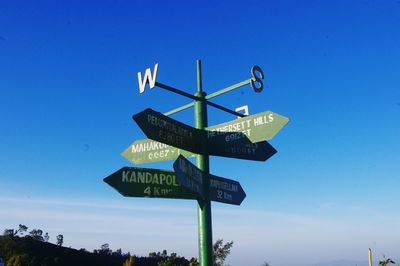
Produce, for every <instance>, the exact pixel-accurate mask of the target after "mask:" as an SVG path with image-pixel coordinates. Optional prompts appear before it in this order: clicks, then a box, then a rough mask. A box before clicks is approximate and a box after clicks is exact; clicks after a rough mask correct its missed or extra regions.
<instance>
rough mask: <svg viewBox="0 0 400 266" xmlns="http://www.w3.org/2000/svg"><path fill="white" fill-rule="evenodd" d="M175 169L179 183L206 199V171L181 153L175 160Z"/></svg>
mask: <svg viewBox="0 0 400 266" xmlns="http://www.w3.org/2000/svg"><path fill="white" fill-rule="evenodd" d="M174 170H175V174H176V177H177V179H178V180H179V184H180V185H181V186H182V187H184V188H186V189H187V190H189V191H191V192H192V193H194V194H195V195H197V196H198V197H199V198H201V199H203V200H204V189H203V178H204V173H203V172H202V171H201V170H200V169H199V168H197V167H196V166H195V165H194V164H192V163H191V162H190V161H189V160H188V159H186V158H185V157H183V156H181V155H179V157H178V159H176V161H175V162H174Z"/></svg>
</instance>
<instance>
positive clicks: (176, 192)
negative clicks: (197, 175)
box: [104, 167, 196, 199]
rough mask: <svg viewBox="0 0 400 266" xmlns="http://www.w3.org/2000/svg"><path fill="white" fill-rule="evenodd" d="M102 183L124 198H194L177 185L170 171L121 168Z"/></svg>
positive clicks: (174, 176)
mask: <svg viewBox="0 0 400 266" xmlns="http://www.w3.org/2000/svg"><path fill="white" fill-rule="evenodd" d="M104 182H106V183H107V184H109V185H110V186H111V187H113V188H114V189H116V190H117V191H118V192H119V193H121V194H122V195H124V196H126V197H150V198H174V199H195V198H196V197H195V196H194V195H193V194H192V193H190V192H189V191H187V190H185V189H184V188H182V187H181V186H180V185H179V183H178V180H177V178H176V175H175V173H174V172H172V171H164V170H158V169H147V168H136V167H123V168H121V169H120V170H118V171H116V172H115V173H113V174H111V175H109V176H107V177H106V178H104Z"/></svg>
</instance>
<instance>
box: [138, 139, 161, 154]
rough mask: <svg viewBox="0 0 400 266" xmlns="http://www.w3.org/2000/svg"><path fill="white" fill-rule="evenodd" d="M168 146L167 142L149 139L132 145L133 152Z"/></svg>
mask: <svg viewBox="0 0 400 266" xmlns="http://www.w3.org/2000/svg"><path fill="white" fill-rule="evenodd" d="M166 148H168V145H167V144H164V143H161V142H157V141H149V142H144V143H137V144H133V145H132V153H136V152H146V151H153V150H161V149H166Z"/></svg>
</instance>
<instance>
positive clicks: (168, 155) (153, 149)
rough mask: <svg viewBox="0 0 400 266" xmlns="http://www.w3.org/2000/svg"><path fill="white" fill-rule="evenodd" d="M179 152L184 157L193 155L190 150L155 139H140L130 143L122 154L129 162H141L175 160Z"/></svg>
mask: <svg viewBox="0 0 400 266" xmlns="http://www.w3.org/2000/svg"><path fill="white" fill-rule="evenodd" d="M180 154H182V155H183V156H185V157H189V156H191V155H193V153H191V152H188V151H185V150H181V149H178V148H175V147H173V146H169V145H167V144H164V143H161V142H158V141H155V140H151V139H142V140H137V141H135V142H134V143H132V144H131V145H130V146H129V147H128V148H127V149H126V150H125V151H124V152H123V153H122V156H124V157H125V158H126V159H127V160H128V161H130V162H133V163H135V164H141V163H154V162H161V161H169V160H175V159H176V158H177V157H178V156H179V155H180Z"/></svg>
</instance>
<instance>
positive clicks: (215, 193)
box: [209, 175, 246, 205]
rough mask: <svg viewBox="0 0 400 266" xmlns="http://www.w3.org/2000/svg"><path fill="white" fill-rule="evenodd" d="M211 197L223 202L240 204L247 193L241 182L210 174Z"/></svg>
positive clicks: (213, 199)
mask: <svg viewBox="0 0 400 266" xmlns="http://www.w3.org/2000/svg"><path fill="white" fill-rule="evenodd" d="M209 192H210V199H211V200H212V201H218V202H222V203H228V204H234V205H240V204H241V203H242V201H243V200H244V198H245V197H246V193H245V192H244V190H243V188H242V186H241V185H240V183H239V182H237V181H234V180H230V179H227V178H223V177H219V176H215V175H210V190H209Z"/></svg>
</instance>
